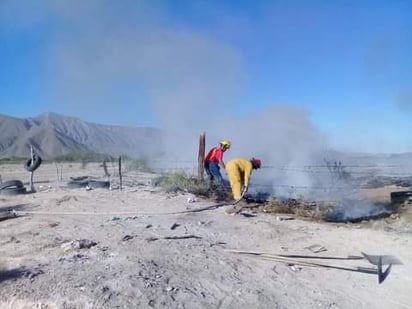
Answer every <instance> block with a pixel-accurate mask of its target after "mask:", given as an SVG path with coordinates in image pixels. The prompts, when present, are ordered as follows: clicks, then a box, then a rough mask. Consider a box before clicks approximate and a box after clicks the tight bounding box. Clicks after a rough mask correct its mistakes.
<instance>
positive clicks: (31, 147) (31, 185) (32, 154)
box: [29, 144, 36, 192]
mask: <svg viewBox="0 0 412 309" xmlns="http://www.w3.org/2000/svg"><path fill="white" fill-rule="evenodd" d="M30 158H31V163H30V167H31V166H33V164H34V151H33V145H31V144H30ZM33 174H34V171H33V172H30V178H29V185H30V191H31V192H36V190H35V189H34V184H33Z"/></svg>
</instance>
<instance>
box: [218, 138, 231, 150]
mask: <svg viewBox="0 0 412 309" xmlns="http://www.w3.org/2000/svg"><path fill="white" fill-rule="evenodd" d="M220 145H222V146H223V147H225V148H226V149H229V148H230V142H229V141H228V140H226V139H224V140H223V141H221V142H220Z"/></svg>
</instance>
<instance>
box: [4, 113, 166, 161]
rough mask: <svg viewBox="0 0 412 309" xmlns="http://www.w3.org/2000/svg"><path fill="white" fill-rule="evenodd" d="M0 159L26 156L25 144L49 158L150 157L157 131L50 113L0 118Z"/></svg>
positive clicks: (156, 148) (157, 144) (159, 141)
mask: <svg viewBox="0 0 412 309" xmlns="http://www.w3.org/2000/svg"><path fill="white" fill-rule="evenodd" d="M0 132H1V135H0V158H6V157H27V156H28V155H29V153H30V148H29V145H33V147H34V149H35V150H36V152H37V153H38V154H40V156H42V157H43V158H45V159H50V158H53V157H56V156H61V155H65V154H68V153H73V152H81V151H91V152H97V153H104V154H112V155H119V154H127V155H130V156H152V155H155V154H158V153H159V152H160V151H161V145H162V135H161V131H160V130H158V129H154V128H138V127H121V126H110V125H101V124H95V123H90V122H86V121H82V120H80V119H78V118H74V117H66V116H62V115H58V114H53V113H45V114H41V115H39V116H37V117H34V118H26V119H19V118H14V117H10V116H6V115H0Z"/></svg>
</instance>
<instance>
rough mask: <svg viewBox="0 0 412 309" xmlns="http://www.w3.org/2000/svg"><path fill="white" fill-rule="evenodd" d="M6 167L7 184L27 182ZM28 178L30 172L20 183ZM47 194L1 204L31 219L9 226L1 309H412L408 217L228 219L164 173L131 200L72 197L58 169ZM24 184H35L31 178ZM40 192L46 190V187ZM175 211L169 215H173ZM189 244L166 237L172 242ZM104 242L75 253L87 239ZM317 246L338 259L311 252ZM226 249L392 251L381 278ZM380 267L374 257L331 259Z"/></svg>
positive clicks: (78, 192)
mask: <svg viewBox="0 0 412 309" xmlns="http://www.w3.org/2000/svg"><path fill="white" fill-rule="evenodd" d="M15 168H16V167H13V166H1V169H0V173H1V175H2V177H3V181H4V180H7V179H16V178H17V179H23V180H24V178H28V175H27V173H24V172H23V173H21V171H19V170H15ZM64 171H65V172H64V178H66V180H67V177H68V176H69V175H70V176H76V175H77V176H78V175H93V176H101V174H102V171H101V169H99V168H98V167H97V166H92V165H91V166H87V168H86V169H80V168H79V167H78V166H72V167H71V168H69V167H68V166H65V168H64ZM19 173H21V174H19ZM36 174H37V175H35V180H42V181H45V180H50V181H51V182H50V183H38V184H36V187H37V189H38V192H37V193H34V194H27V195H21V196H15V197H6V196H0V209H2V210H4V209H6V208H10V207H14V208H15V209H16V210H20V211H22V213H24V212H27V214H26V215H25V216H21V217H18V218H14V219H9V220H4V221H0V259H1V260H0V267H2V271H1V272H0V308H412V293H411V291H412V290H411V287H412V263H411V260H412V232H411V231H412V230H411V229H403V227H404V223H403V222H402V221H401V220H402V219H398V221H396V220H392V221H393V222H392V221H391V220H388V219H386V220H379V221H374V222H370V223H367V224H332V223H322V222H312V221H306V220H298V219H296V220H279V219H280V218H281V217H279V216H277V215H271V214H264V213H257V214H256V215H255V216H253V217H247V216H244V215H241V214H240V215H235V216H232V215H228V214H227V213H226V212H225V208H226V207H221V208H217V209H213V210H208V211H203V212H197V213H184V214H182V213H181V214H170V213H173V212H179V211H185V210H187V209H195V208H199V207H204V206H207V205H211V202H210V201H203V200H199V199H197V200H196V201H195V202H188V198H190V197H192V196H191V195H189V194H167V193H164V192H161V191H160V190H159V189H157V188H154V187H152V186H151V185H150V179H152V178H153V177H154V176H153V175H151V174H144V173H139V172H133V173H132V172H131V173H128V174H127V175H126V176H125V177H124V183H125V188H124V190H123V191H121V192H120V191H118V190H111V191H110V190H106V189H94V190H91V191H86V190H85V189H68V188H67V187H65V186H64V185H65V181H60V182H59V181H57V180H56V178H57V176H56V171H55V167H54V166H53V165H49V166H47V165H44V166H42V167H41V168H40V169H39V171H38V172H36ZM23 177H24V178H23ZM40 186H41V187H40ZM168 213H169V214H168ZM175 236H176V237H183V236H185V237H187V238H183V239H164V238H163V237H175ZM82 239H85V240H89V241H93V242H95V243H96V245H94V246H91V247H90V248H78V247H76V242H75V241H76V240H82ZM311 245H321V246H323V247H325V248H326V249H327V251H324V252H320V253H312V252H311V251H310V250H308V249H307V247H308V246H311ZM227 249H241V250H248V251H262V252H270V253H281V254H302V255H316V256H340V257H345V256H349V255H361V252H362V251H363V252H366V253H369V254H392V255H395V256H396V257H398V258H399V259H400V260H401V261H402V262H403V263H404V265H394V266H393V267H392V270H391V273H390V275H389V276H388V278H387V279H386V280H385V281H384V282H383V283H382V284H378V276H377V275H376V274H366V273H360V272H350V271H344V270H337V269H326V268H319V267H308V266H299V265H294V266H292V265H287V264H285V263H281V262H276V261H270V260H264V259H262V258H260V257H257V256H247V255H240V254H236V253H232V252H229V251H228V250H227ZM321 262H322V263H329V264H333V265H339V266H347V267H358V266H359V267H374V266H373V265H371V264H369V263H368V262H367V261H366V260H352V261H346V260H334V261H330V260H326V261H325V260H321Z"/></svg>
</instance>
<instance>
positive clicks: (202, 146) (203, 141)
mask: <svg viewBox="0 0 412 309" xmlns="http://www.w3.org/2000/svg"><path fill="white" fill-rule="evenodd" d="M205 147H206V133H205V132H203V133H202V134H200V137H199V156H198V168H197V172H198V179H199V180H201V181H203V180H204V178H203V175H204V161H205Z"/></svg>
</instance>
